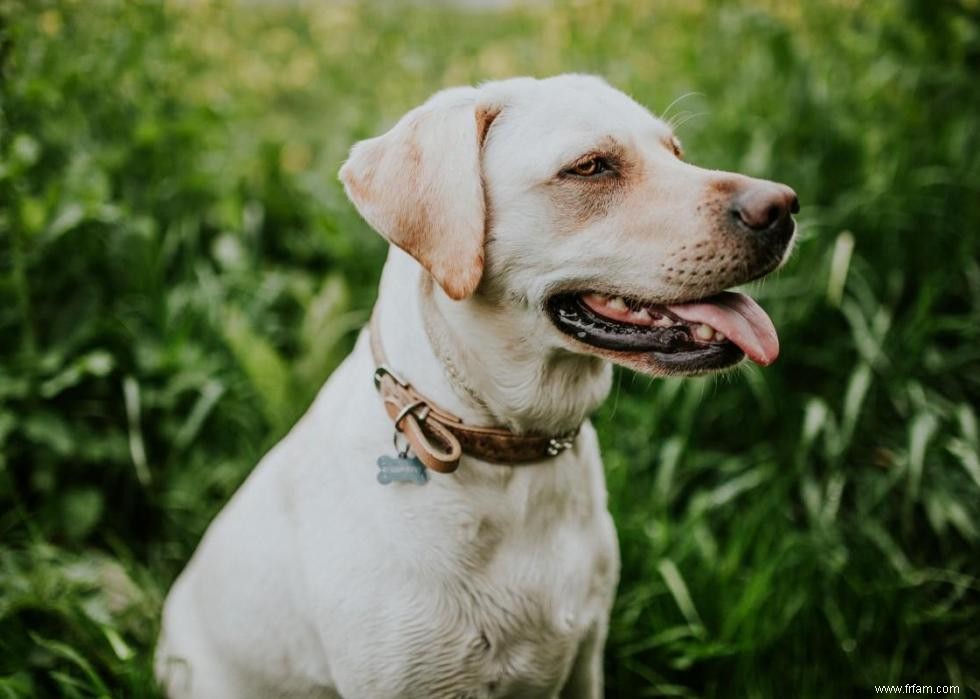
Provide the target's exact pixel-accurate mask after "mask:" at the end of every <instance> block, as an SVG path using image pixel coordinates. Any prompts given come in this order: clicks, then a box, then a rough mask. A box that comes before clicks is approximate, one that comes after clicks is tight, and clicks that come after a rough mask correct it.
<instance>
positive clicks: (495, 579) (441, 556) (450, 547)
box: [349, 486, 615, 699]
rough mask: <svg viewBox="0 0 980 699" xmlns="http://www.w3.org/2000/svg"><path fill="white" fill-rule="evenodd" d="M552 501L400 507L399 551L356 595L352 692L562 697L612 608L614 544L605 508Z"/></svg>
mask: <svg viewBox="0 0 980 699" xmlns="http://www.w3.org/2000/svg"><path fill="white" fill-rule="evenodd" d="M427 487H428V486H427ZM579 504H581V503H579ZM548 507H552V508H554V509H553V511H544V512H542V516H541V517H531V518H530V519H529V520H528V519H527V518H522V519H520V521H516V520H517V517H516V515H514V514H513V513H512V512H509V511H508V510H507V508H501V507H500V506H499V503H498V504H497V505H496V506H494V507H485V506H483V505H481V504H480V503H472V502H470V503H452V504H451V505H449V506H440V504H438V503H437V504H435V505H433V506H431V507H430V508H429V509H428V510H426V511H425V515H426V516H425V517H422V516H420V515H421V511H419V510H414V509H412V508H409V509H407V510H405V511H402V512H400V513H399V514H398V515H397V516H395V517H394V520H393V521H392V523H391V524H392V527H391V529H390V530H389V531H390V532H392V533H393V534H395V536H394V537H393V539H391V541H398V542H400V543H399V544H398V545H399V547H400V548H399V549H398V553H397V554H396V555H394V556H392V557H390V558H389V559H388V560H386V561H385V563H384V564H383V565H380V566H377V567H376V569H375V571H376V573H377V575H376V576H375V577H374V579H373V580H372V581H371V582H370V584H368V585H366V586H365V590H367V589H370V590H372V591H373V594H371V595H370V596H369V599H368V598H366V597H365V596H364V595H363V594H358V597H359V598H360V601H361V603H362V605H363V607H362V609H361V612H360V614H359V615H358V616H359V619H360V623H359V626H358V630H359V633H358V634H357V638H356V639H352V640H353V642H354V644H357V645H362V647H361V648H354V647H349V650H350V657H351V658H352V659H355V658H357V659H358V660H357V661H355V662H356V664H357V665H360V666H363V667H360V668H359V670H358V671H357V672H355V673H352V675H351V678H352V679H354V678H357V679H356V681H355V684H356V687H351V688H349V689H350V690H351V696H372V697H389V696H390V697H396V696H397V697H414V696H418V697H458V698H460V699H462V698H464V697H466V698H468V697H474V698H475V697H487V698H489V697H529V698H530V697H539V696H540V697H549V696H554V695H555V694H556V693H557V692H558V690H559V689H560V686H561V682H562V680H563V678H564V677H565V676H566V675H567V674H568V671H569V668H570V667H571V664H572V662H573V659H574V658H575V654H576V652H577V650H578V648H579V645H580V644H581V642H582V640H583V639H584V638H585V637H586V635H587V634H588V633H589V632H590V630H592V629H593V627H594V626H595V625H596V624H597V623H598V622H599V620H600V619H602V618H603V617H604V615H605V614H606V613H607V605H608V600H609V599H610V598H611V595H612V585H613V584H614V577H615V573H614V568H615V563H614V556H615V552H614V543H613V541H611V527H609V530H608V531H607V528H606V526H605V525H606V524H608V515H606V513H605V511H604V510H603V511H601V512H597V513H594V512H592V510H591V508H590V507H583V508H579V507H578V506H576V507H573V508H572V509H567V508H562V507H561V506H560V504H559V505H558V506H556V503H555V502H554V501H552V502H551V503H549V504H548ZM354 606H360V605H354ZM354 606H351V607H349V608H351V609H353V608H354ZM363 658H370V659H371V661H370V668H368V667H367V666H364V662H363V660H361V659H363Z"/></svg>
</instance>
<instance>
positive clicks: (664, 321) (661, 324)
mask: <svg viewBox="0 0 980 699" xmlns="http://www.w3.org/2000/svg"><path fill="white" fill-rule="evenodd" d="M651 317H652V318H653V324H654V325H655V326H656V327H658V328H669V327H670V326H671V325H673V324H674V320H673V318H668V317H667V316H665V315H663V314H662V313H657V312H656V311H654V312H653V313H652V314H651Z"/></svg>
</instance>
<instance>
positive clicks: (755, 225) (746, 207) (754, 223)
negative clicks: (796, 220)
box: [732, 182, 800, 231]
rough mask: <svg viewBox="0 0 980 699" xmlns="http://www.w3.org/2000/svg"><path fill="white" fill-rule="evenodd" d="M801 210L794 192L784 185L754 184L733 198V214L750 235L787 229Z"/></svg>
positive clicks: (771, 183) (790, 227) (770, 183)
mask: <svg viewBox="0 0 980 699" xmlns="http://www.w3.org/2000/svg"><path fill="white" fill-rule="evenodd" d="M799 210H800V201H799V199H797V198H796V192H794V191H793V190H792V189H790V188H789V187H787V186H786V185H784V184H777V183H775V182H753V183H752V184H751V185H749V186H748V187H746V188H745V189H744V190H742V191H741V192H740V193H739V194H737V195H736V196H735V200H734V202H733V209H732V213H734V214H735V216H737V217H738V220H739V221H741V222H742V223H743V224H744V225H745V226H747V227H748V228H750V229H752V230H753V231H768V230H770V229H779V228H789V229H790V230H792V226H791V223H792V219H790V216H791V215H792V214H795V213H796V212H797V211H799Z"/></svg>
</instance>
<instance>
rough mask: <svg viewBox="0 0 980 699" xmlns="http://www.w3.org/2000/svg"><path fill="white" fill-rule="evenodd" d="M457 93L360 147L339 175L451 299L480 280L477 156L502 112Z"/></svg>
mask: <svg viewBox="0 0 980 699" xmlns="http://www.w3.org/2000/svg"><path fill="white" fill-rule="evenodd" d="M478 95H479V92H478V90H476V89H473V88H458V89H454V90H447V91H445V92H441V93H438V94H437V95H436V96H435V97H433V98H432V99H430V100H429V101H428V102H426V103H425V104H423V105H422V106H421V107H418V108H416V109H413V110H412V111H411V112H409V113H408V114H406V115H405V116H404V117H402V119H401V121H399V122H398V123H397V124H395V126H394V128H392V129H391V131H389V132H388V133H386V134H384V135H382V136H378V137H377V138H372V139H368V140H366V141H361V142H360V143H358V144H356V145H355V146H354V148H353V149H352V150H351V153H350V157H349V158H348V159H347V162H346V163H344V166H343V167H342V168H341V169H340V179H341V180H342V181H343V183H344V189H345V190H346V191H347V196H348V197H350V200H351V201H352V202H354V205H355V206H356V207H357V210H358V211H359V212H360V213H361V215H362V216H363V217H364V219H365V220H366V221H367V222H368V223H370V224H371V225H372V226H373V227H374V228H375V229H376V230H377V231H378V232H379V233H381V234H382V235H383V236H384V237H385V238H387V239H388V241H389V242H391V243H393V244H394V245H397V246H398V247H400V248H402V249H403V250H405V252H407V253H408V254H410V255H411V256H412V257H414V258H415V259H416V260H418V261H419V263H420V264H421V265H422V266H423V267H425V269H427V270H428V271H429V273H430V274H431V275H432V277H433V278H434V279H435V280H436V282H437V283H438V284H439V285H440V286H441V287H442V288H443V290H444V291H445V292H446V294H447V295H448V296H449V297H450V298H453V299H456V300H460V299H464V298H466V297H467V296H469V295H471V294H472V293H473V292H474V291H475V290H476V287H477V285H478V284H479V283H480V277H481V276H482V275H483V245H484V238H485V236H486V230H485V228H486V204H485V200H484V193H483V181H482V176H481V168H480V150H481V148H482V145H483V141H484V139H485V137H486V133H487V130H488V129H489V127H490V124H491V123H492V122H493V119H494V118H495V117H496V116H497V113H498V112H499V109H495V108H492V107H487V106H481V105H479V104H478V100H477V96H478Z"/></svg>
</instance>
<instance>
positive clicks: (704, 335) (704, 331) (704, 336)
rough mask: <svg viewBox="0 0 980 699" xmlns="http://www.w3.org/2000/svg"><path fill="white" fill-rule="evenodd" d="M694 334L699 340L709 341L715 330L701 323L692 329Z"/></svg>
mask: <svg viewBox="0 0 980 699" xmlns="http://www.w3.org/2000/svg"><path fill="white" fill-rule="evenodd" d="M694 334H695V335H696V336H697V338H698V339H699V340H710V339H711V338H713V337H714V336H715V329H714V328H712V327H711V326H710V325H707V324H706V323H701V325H699V326H698V327H696V328H695V329H694Z"/></svg>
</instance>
